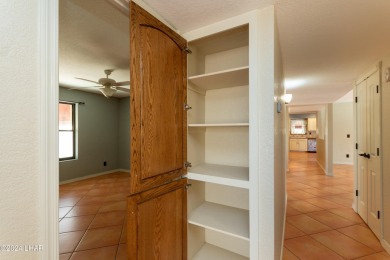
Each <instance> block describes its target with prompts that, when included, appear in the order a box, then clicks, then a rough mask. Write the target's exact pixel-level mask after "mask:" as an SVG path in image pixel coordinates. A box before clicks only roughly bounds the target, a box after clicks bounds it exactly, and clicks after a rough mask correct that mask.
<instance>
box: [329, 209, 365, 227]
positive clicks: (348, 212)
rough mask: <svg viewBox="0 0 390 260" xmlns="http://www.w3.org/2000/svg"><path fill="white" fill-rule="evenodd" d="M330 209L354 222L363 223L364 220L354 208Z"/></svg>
mask: <svg viewBox="0 0 390 260" xmlns="http://www.w3.org/2000/svg"><path fill="white" fill-rule="evenodd" d="M329 211H330V212H332V213H333V214H336V215H339V216H341V217H343V218H346V219H348V220H350V221H352V222H354V223H363V220H362V219H361V218H360V217H359V215H358V214H356V212H355V211H354V210H353V209H352V208H346V207H343V208H337V209H330V210H329Z"/></svg>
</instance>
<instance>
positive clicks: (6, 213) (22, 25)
mask: <svg viewBox="0 0 390 260" xmlns="http://www.w3.org/2000/svg"><path fill="white" fill-rule="evenodd" d="M38 3H39V1H38V0H30V1H0V10H1V12H2V19H1V20H2V22H1V23H0V35H2V36H1V39H0V78H1V81H2V88H1V90H2V93H1V95H0V104H1V107H2V109H1V110H0V121H1V124H0V132H1V135H0V154H1V156H0V165H1V166H0V178H1V181H0V195H1V200H0V223H1V224H0V245H7V244H17V245H37V244H43V239H44V238H43V236H42V234H41V233H40V232H39V224H40V223H42V218H41V212H42V211H43V210H44V208H43V204H41V201H42V199H43V198H42V195H41V193H40V191H41V190H42V183H41V170H42V168H41V165H40V159H41V158H40V127H41V111H40V103H39V102H40V91H41V89H40V86H41V85H40V81H39V68H40V67H39V64H40V63H39V57H38V50H39V46H38V39H39V34H38V22H39V19H38V12H39V11H38ZM21 18H23V19H21ZM44 246H45V245H44ZM41 256H42V252H31V251H30V252H17V253H15V252H0V258H1V259H7V260H13V259H40V258H41Z"/></svg>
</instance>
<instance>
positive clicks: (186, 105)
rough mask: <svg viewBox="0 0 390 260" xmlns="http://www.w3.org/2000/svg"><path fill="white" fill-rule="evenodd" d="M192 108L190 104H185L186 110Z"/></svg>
mask: <svg viewBox="0 0 390 260" xmlns="http://www.w3.org/2000/svg"><path fill="white" fill-rule="evenodd" d="M190 109H192V107H190V105H188V104H184V110H190Z"/></svg>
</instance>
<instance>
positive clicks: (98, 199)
mask: <svg viewBox="0 0 390 260" xmlns="http://www.w3.org/2000/svg"><path fill="white" fill-rule="evenodd" d="M103 201H104V196H85V197H84V198H82V199H81V200H80V201H79V202H78V203H77V206H82V205H101V204H103Z"/></svg>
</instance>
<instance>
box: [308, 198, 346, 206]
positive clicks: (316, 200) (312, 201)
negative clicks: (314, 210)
mask: <svg viewBox="0 0 390 260" xmlns="http://www.w3.org/2000/svg"><path fill="white" fill-rule="evenodd" d="M305 201H306V202H309V203H310V204H313V205H314V206H317V207H320V208H322V209H334V208H340V207H341V206H340V204H337V203H334V202H332V201H330V200H326V199H324V198H312V199H306V200H305Z"/></svg>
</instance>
